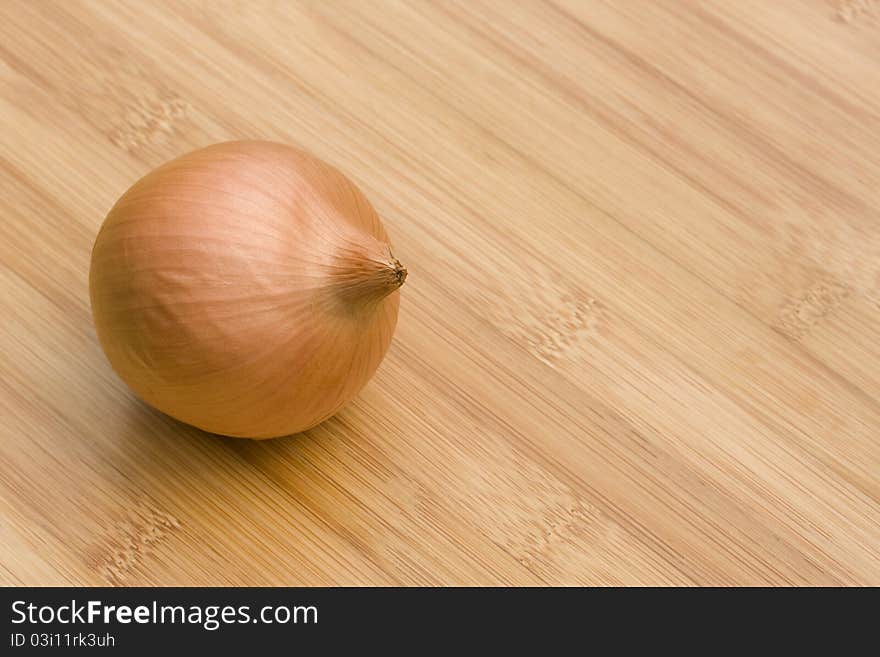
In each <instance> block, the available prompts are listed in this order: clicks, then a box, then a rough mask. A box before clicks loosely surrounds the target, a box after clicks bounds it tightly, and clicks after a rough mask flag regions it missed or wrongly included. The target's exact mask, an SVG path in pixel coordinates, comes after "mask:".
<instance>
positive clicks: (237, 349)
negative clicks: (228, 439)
mask: <svg viewBox="0 0 880 657" xmlns="http://www.w3.org/2000/svg"><path fill="white" fill-rule="evenodd" d="M405 278H406V270H405V269H404V268H403V267H402V266H401V265H400V262H398V261H397V260H396V259H395V257H394V256H393V255H392V253H391V248H390V246H389V241H388V235H387V234H386V232H385V229H384V228H383V227H382V224H381V222H380V221H379V217H378V216H377V215H376V212H375V210H373V207H372V206H371V205H370V203H369V201H367V199H366V197H364V195H363V194H362V193H361V192H360V190H359V189H358V188H357V187H355V185H354V184H353V183H352V182H351V181H350V180H349V179H348V178H346V177H345V176H344V175H342V174H341V173H340V172H339V171H337V170H336V169H334V168H333V167H331V166H329V165H327V164H325V163H324V162H322V161H320V160H318V159H316V158H314V157H312V156H310V155H308V154H306V153H304V152H302V151H299V150H296V149H294V148H291V147H289V146H284V145H281V144H274V143H269V142H259V141H243V142H229V143H223V144H216V145H214V146H210V147H208V148H205V149H202V150H199V151H195V152H193V153H189V154H187V155H184V156H182V157H180V158H178V159H176V160H173V161H171V162H168V163H167V164H165V165H163V166H161V167H159V168H158V169H156V170H155V171H153V172H151V173H149V174H148V175H146V176H145V177H144V178H142V179H141V180H139V181H138V182H137V183H135V185H134V186H133V187H131V189H129V190H128V191H127V192H126V193H125V194H124V195H123V196H122V198H120V199H119V201H117V203H116V205H114V206H113V208H112V209H111V210H110V213H109V214H108V215H107V218H106V220H105V221H104V224H103V226H102V227H101V230H100V232H99V233H98V237H97V239H96V241H95V246H94V249H93V251H92V261H91V271H90V275H89V288H90V295H91V303H92V314H93V316H94V320H95V327H96V330H97V334H98V339H99V340H100V342H101V346H102V347H103V349H104V352H105V353H106V354H107V358H108V359H109V361H110V363H111V365H112V366H113V368H114V370H115V371H116V372H117V373H118V374H119V376H120V378H122V380H123V381H125V382H126V383H127V384H128V386H129V387H130V388H131V389H132V390H133V391H134V392H135V394H137V395H138V396H139V397H140V398H141V399H143V400H144V401H145V402H146V403H148V404H150V405H151V406H153V407H155V408H157V409H159V410H160V411H163V412H164V413H167V414H168V415H171V416H172V417H174V418H177V419H178V420H181V421H183V422H186V423H188V424H191V425H194V426H196V427H199V428H200V429H204V430H205V431H210V432H213V433H218V434H223V435H227V436H237V437H249V438H270V437H275V436H284V435H288V434H291V433H295V432H298V431H304V430H305V429H308V428H310V427H312V426H314V425H316V424H318V423H319V422H321V421H323V420H325V419H326V418H328V417H330V416H331V415H333V414H334V413H335V412H336V411H338V410H339V409H340V408H341V407H342V406H343V405H344V404H345V403H346V402H348V401H349V400H350V399H351V398H352V397H353V396H354V395H355V394H357V393H358V391H359V390H360V389H361V388H362V387H363V386H364V384H365V383H366V382H367V380H369V378H370V377H371V376H372V375H373V373H374V372H375V370H376V368H377V367H378V366H379V363H380V362H381V360H382V358H383V357H384V355H385V352H386V351H387V349H388V345H389V344H390V342H391V336H392V334H393V333H394V328H395V326H396V324H397V310H398V305H399V303H400V294H399V292H398V291H397V290H398V288H399V287H400V286H401V284H402V283H403V281H404V279H405Z"/></svg>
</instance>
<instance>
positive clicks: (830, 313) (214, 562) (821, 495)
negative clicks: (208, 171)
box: [0, 0, 880, 585]
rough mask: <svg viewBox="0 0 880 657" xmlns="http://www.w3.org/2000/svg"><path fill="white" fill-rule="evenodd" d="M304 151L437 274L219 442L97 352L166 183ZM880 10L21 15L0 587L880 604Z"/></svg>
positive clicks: (0, 101)
mask: <svg viewBox="0 0 880 657" xmlns="http://www.w3.org/2000/svg"><path fill="white" fill-rule="evenodd" d="M242 138H262V139H271V140H276V141H282V142H287V143H292V144H295V145H299V146H302V147H304V148H306V149H308V150H310V151H312V152H313V153H315V154H316V155H318V156H319V157H322V158H323V159H325V160H327V161H329V162H331V163H333V164H335V165H337V166H338V167H340V168H341V169H342V170H344V171H345V172H346V173H347V174H348V175H350V176H351V177H352V178H353V179H354V180H355V181H356V182H357V183H358V184H359V185H360V186H361V188H362V189H363V190H364V192H365V193H366V194H367V196H368V197H369V198H370V199H371V201H372V202H373V204H374V205H375V207H376V209H377V210H378V211H379V213H380V215H381V216H382V217H383V221H384V222H385V225H386V227H387V228H388V230H389V233H390V234H391V236H392V239H393V240H394V244H395V252H396V254H397V255H398V256H399V257H400V259H401V260H402V261H403V262H404V264H405V265H406V266H407V267H408V269H409V272H410V276H409V279H408V281H407V283H406V285H405V286H404V288H403V290H402V303H401V314H400V319H399V324H398V329H397V334H396V337H395V340H394V343H393V344H392V347H391V350H390V352H389V355H388V357H387V358H386V360H385V361H384V363H383V364H382V366H381V368H380V369H379V372H378V374H377V375H376V377H375V378H374V379H373V380H372V381H371V383H370V384H369V385H368V386H367V387H366V388H365V390H364V391H363V392H362V393H361V395H360V396H359V397H358V398H357V399H356V400H355V401H354V402H353V403H352V404H351V405H350V406H349V407H347V408H346V409H345V410H344V411H342V412H341V413H340V414H339V415H337V416H336V417H334V418H333V419H331V420H329V421H327V422H326V423H324V424H323V425H321V426H319V427H317V428H315V429H313V430H311V431H308V432H306V433H304V434H301V435H297V436H292V437H288V438H283V439H278V440H274V441H266V442H253V441H241V440H235V439H225V438H218V437H215V436H212V435H209V434H206V433H203V432H200V431H198V430H196V429H193V428H190V427H187V426H185V425H183V424H180V423H178V422H176V421H174V420H172V419H170V418H168V417H166V416H163V415H161V414H159V413H157V412H155V411H153V410H151V409H150V408H148V407H146V406H145V405H143V404H142V403H140V402H139V401H137V400H136V399H135V398H134V397H133V395H132V394H131V393H130V392H129V391H128V390H127V389H126V388H125V386H124V385H123V384H122V382H121V381H120V380H119V379H118V378H116V376H115V375H114V373H113V372H112V370H111V369H110V366H109V364H108V363H107V361H106V359H105V358H104V356H103V354H102V352H101V350H100V347H99V346H98V343H97V340H96V337H95V332H94V329H93V326H92V322H91V316H90V311H89V306H88V285H87V283H88V281H87V278H88V265H89V254H90V249H91V245H92V241H93V239H94V237H95V235H96V233H97V230H98V227H99V226H100V223H101V221H102V219H103V217H104V215H105V213H106V212H107V210H108V209H109V208H110V206H111V205H112V204H113V202H114V201H115V200H116V199H117V198H118V196H119V195H120V194H122V192H123V191H125V189H126V188H127V187H128V186H129V185H130V184H131V183H132V182H133V181H134V180H136V179H137V178H138V177H140V176H141V175H143V174H144V173H145V172H147V171H148V170H150V169H151V168H153V167H155V166H157V165H158V164H160V163H162V162H164V161H166V160H168V159H170V158H172V157H175V156H177V155H179V154H181V153H184V152H187V151H189V150H192V149H195V148H198V147H201V146H205V145H207V144H210V143H213V142H218V141H224V140H229V139H242ZM878 153H880V3H878V2H872V1H871V0H851V1H837V2H827V1H823V0H788V1H786V2H766V1H764V0H738V1H737V2H724V1H720V0H719V1H717V2H685V1H682V0H650V1H649V0H644V1H642V0H634V1H632V2H617V1H613V0H607V1H605V0H552V2H534V1H527V2H512V1H510V2H507V1H502V0H494V1H489V2H487V1H485V0H478V1H476V2H473V1H471V0H467V1H464V0H462V1H461V2H453V1H449V2H447V1H444V2H392V1H386V0H382V1H381V2H360V1H356V0H351V1H347V2H340V1H337V0H334V1H333V2H318V1H316V2H256V3H251V2H238V1H235V2H177V1H175V2H159V3H154V2H134V1H129V2H102V1H98V0H94V1H89V2H82V1H75V2H66V1H65V2H47V1H44V0H35V1H18V0H0V208H2V217H0V264H2V266H0V327H2V330H0V347H2V358H0V519H2V526H0V582H2V583H5V584H22V583H23V584H96V585H104V584H107V585H137V584H141V585H149V584H160V585H165V584H288V585H293V584H305V585H311V584H356V585H360V584H538V585H540V584H685V585H687V584H817V585H839V584H880V504H878V502H880V157H878Z"/></svg>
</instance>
